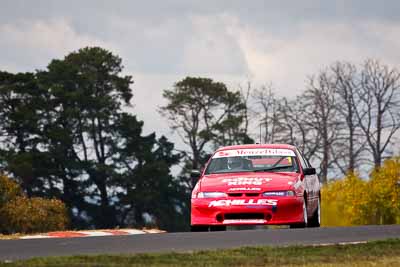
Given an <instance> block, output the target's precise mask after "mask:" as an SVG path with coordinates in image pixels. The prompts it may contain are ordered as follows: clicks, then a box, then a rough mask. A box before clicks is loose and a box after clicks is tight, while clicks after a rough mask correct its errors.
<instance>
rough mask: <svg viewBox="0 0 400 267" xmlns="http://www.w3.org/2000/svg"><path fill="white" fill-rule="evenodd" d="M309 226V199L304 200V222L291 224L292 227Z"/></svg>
mask: <svg viewBox="0 0 400 267" xmlns="http://www.w3.org/2000/svg"><path fill="white" fill-rule="evenodd" d="M307 226H308V212H307V201H306V200H305V199H304V201H303V222H302V223H296V224H291V225H289V227H290V228H305V227H307Z"/></svg>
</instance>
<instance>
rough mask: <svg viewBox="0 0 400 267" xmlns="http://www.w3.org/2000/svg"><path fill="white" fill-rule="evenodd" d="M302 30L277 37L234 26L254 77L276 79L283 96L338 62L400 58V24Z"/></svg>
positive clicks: (304, 26) (306, 25) (335, 25)
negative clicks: (309, 76) (399, 52)
mask: <svg viewBox="0 0 400 267" xmlns="http://www.w3.org/2000/svg"><path fill="white" fill-rule="evenodd" d="M298 29H299V30H298V32H296V34H292V35H287V36H284V37H277V36H274V35H271V34H269V33H268V32H264V31H262V30H260V29H255V28H248V27H245V26H243V25H240V24H234V25H232V31H235V32H236V34H237V36H238V39H239V43H240V46H241V48H242V50H243V53H244V54H245V57H246V60H247V65H248V66H249V69H250V71H251V73H252V77H253V78H254V80H255V81H256V82H258V83H265V82H268V81H272V82H273V83H274V84H275V85H276V87H277V88H278V89H280V92H279V93H281V94H282V95H286V96H294V95H295V94H298V93H299V92H300V91H301V90H303V89H304V87H305V81H306V79H307V76H308V75H312V74H315V73H317V72H318V71H319V70H321V69H322V68H324V67H326V66H328V65H330V64H332V63H333V62H335V61H343V60H345V61H350V62H354V63H357V64H358V63H362V61H364V60H365V59H367V58H371V57H373V58H378V59H381V60H383V61H384V62H386V63H392V64H395V63H397V64H398V63H399V59H400V58H399V57H398V56H397V58H396V56H395V55H396V54H397V53H396V52H397V49H398V47H399V45H398V44H399V41H398V38H396V36H399V34H400V27H399V25H393V24H392V25H386V24H384V23H376V22H374V23H365V22H360V23H359V24H354V25H351V26H349V25H348V24H341V23H320V24H315V23H304V24H302V25H300V27H298ZM393 58H396V61H395V62H393Z"/></svg>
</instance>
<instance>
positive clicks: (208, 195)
mask: <svg viewBox="0 0 400 267" xmlns="http://www.w3.org/2000/svg"><path fill="white" fill-rule="evenodd" d="M226 196H227V195H226V194H225V193H223V192H199V193H197V197H198V198H217V197H226Z"/></svg>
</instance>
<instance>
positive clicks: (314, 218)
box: [308, 198, 321, 227]
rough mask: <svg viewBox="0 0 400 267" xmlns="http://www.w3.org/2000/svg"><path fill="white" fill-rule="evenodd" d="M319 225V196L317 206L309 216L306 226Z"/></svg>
mask: <svg viewBox="0 0 400 267" xmlns="http://www.w3.org/2000/svg"><path fill="white" fill-rule="evenodd" d="M320 226H321V198H318V206H317V209H316V210H315V211H314V214H313V216H312V217H311V219H310V221H309V223H308V227H320Z"/></svg>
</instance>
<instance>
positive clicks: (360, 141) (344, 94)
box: [330, 62, 365, 174]
mask: <svg viewBox="0 0 400 267" xmlns="http://www.w3.org/2000/svg"><path fill="white" fill-rule="evenodd" d="M330 71H331V72H332V75H333V79H334V80H335V89H336V90H335V93H336V95H337V97H336V100H337V102H336V109H337V112H338V113H337V114H338V115H339V116H340V118H339V120H340V121H342V124H343V131H342V133H341V134H340V135H339V137H338V140H337V142H336V143H335V145H334V149H332V150H331V151H332V152H334V153H332V157H333V160H334V161H335V164H336V165H337V166H338V168H339V170H340V171H341V172H342V174H347V173H348V172H354V171H355V170H356V169H357V168H358V167H359V166H360V164H361V160H362V158H361V156H362V153H363V152H364V151H365V149H364V146H365V140H364V139H365V138H363V135H362V132H361V129H360V124H359V120H358V119H357V116H356V110H357V104H358V102H359V100H358V98H357V94H356V92H357V90H359V86H360V82H359V79H358V71H357V68H356V66H354V65H353V64H350V63H348V62H337V63H335V64H333V65H332V66H331V68H330Z"/></svg>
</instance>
